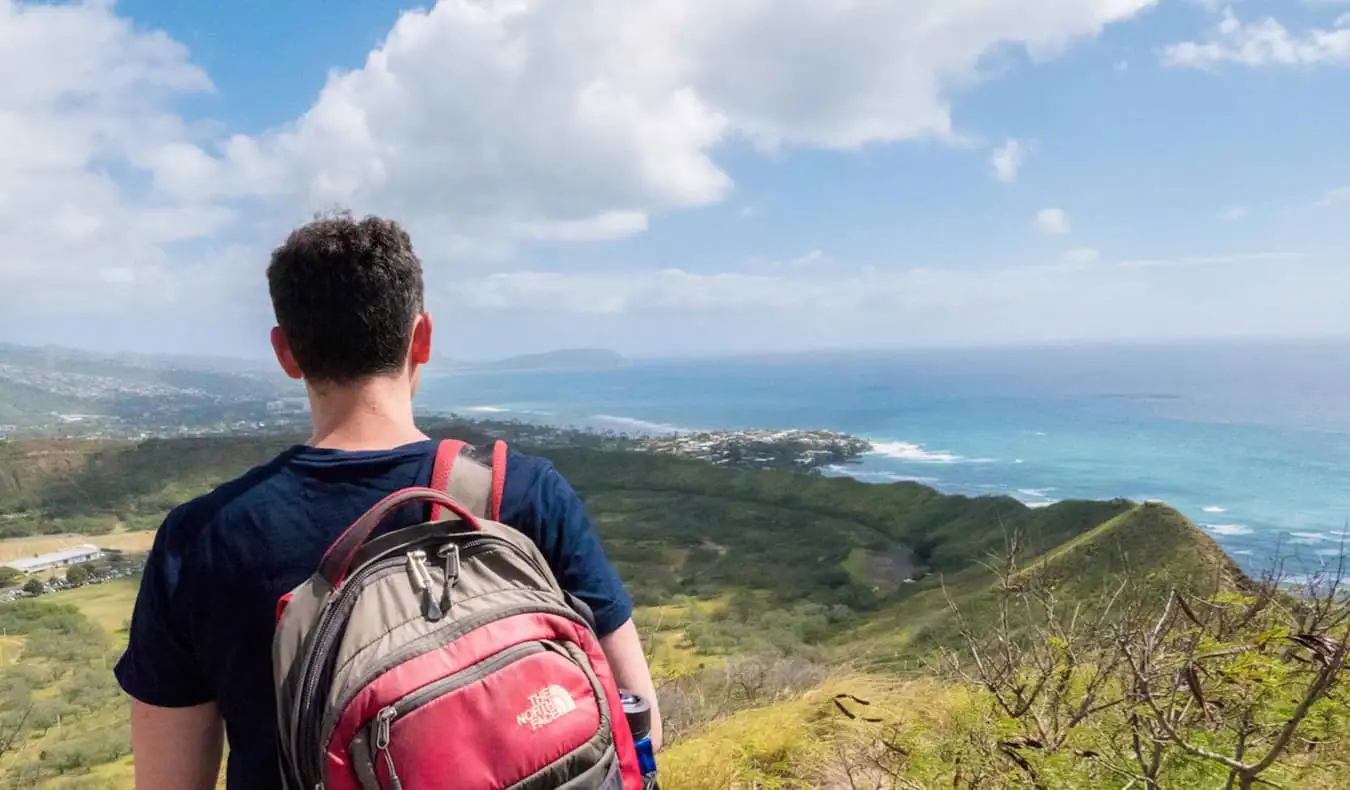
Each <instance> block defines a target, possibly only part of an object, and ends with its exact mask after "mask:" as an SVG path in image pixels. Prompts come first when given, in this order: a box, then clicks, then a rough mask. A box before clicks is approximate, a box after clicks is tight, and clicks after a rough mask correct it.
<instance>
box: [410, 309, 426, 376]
mask: <svg viewBox="0 0 1350 790" xmlns="http://www.w3.org/2000/svg"><path fill="white" fill-rule="evenodd" d="M430 361H431V314H430V313H422V314H421V315H419V316H418V317H417V323H415V324H413V331H412V344H411V345H410V346H409V347H408V362H409V363H410V366H411V367H413V368H416V367H417V366H419V365H425V364H427V363H428V362H430Z"/></svg>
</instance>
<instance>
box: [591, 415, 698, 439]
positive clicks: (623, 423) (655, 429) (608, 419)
mask: <svg viewBox="0 0 1350 790" xmlns="http://www.w3.org/2000/svg"><path fill="white" fill-rule="evenodd" d="M590 419H591V421H592V422H597V423H600V424H602V425H611V426H614V427H616V428H627V429H630V430H636V431H641V432H643V433H664V434H671V433H689V429H687V428H681V427H679V426H676V425H667V424H665V423H660V422H649V421H647V420H639V419H637V418H635V417H616V416H615V415H613V414H596V415H592V416H591V418H590Z"/></svg>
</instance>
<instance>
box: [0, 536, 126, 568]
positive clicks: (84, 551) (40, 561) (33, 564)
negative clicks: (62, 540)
mask: <svg viewBox="0 0 1350 790" xmlns="http://www.w3.org/2000/svg"><path fill="white" fill-rule="evenodd" d="M102 556H103V549H100V548H99V547H98V546H95V545H93V544H91V543H83V544H81V545H79V546H72V547H71V548H68V549H62V550H60V551H53V552H52V553H50V554H40V555H38V556H36V557H25V558H24V559H21V560H14V561H13V562H6V563H4V564H5V565H6V566H8V567H10V568H13V569H14V570H16V571H21V572H23V573H41V572H42V571H49V570H51V569H52V568H62V567H65V566H67V565H79V564H80V563H82V562H92V561H93V560H97V559H100V558H101V557H102Z"/></svg>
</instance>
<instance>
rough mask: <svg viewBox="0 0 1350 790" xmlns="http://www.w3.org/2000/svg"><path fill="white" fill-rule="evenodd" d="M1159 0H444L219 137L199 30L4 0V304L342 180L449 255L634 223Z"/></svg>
mask: <svg viewBox="0 0 1350 790" xmlns="http://www.w3.org/2000/svg"><path fill="white" fill-rule="evenodd" d="M1155 4H1156V0H1041V1H1040V2H1039V3H1038V4H1037V8H1036V12H1035V13H1028V12H1027V9H1026V6H1025V3H1023V2H1021V0H979V1H978V2H970V3H959V4H954V3H950V2H947V0H915V2H909V3H853V2H837V3H821V2H817V1H816V0H783V2H770V0H652V1H651V2H644V3H632V2H628V0H576V2H568V3H558V2H547V0H500V1H499V2H491V3H487V2H475V1H474V0H441V2H438V3H434V4H433V5H432V7H431V8H430V9H429V10H417V11H409V12H407V13H404V14H402V15H401V16H400V17H399V19H398V22H397V23H396V24H395V26H394V27H393V29H392V30H391V31H390V32H389V34H388V35H387V37H386V38H385V39H384V40H383V41H382V42H381V44H380V46H379V47H377V48H376V49H375V50H373V51H372V52H370V53H369V54H368V56H367V57H366V59H365V62H364V63H363V65H362V66H361V67H360V68H357V69H355V70H350V71H334V72H333V73H331V74H330V75H329V76H328V79H327V82H326V84H325V85H324V87H323V89H322V91H321V92H320V93H319V94H318V96H317V97H316V98H315V99H314V101H313V103H312V105H311V106H310V107H309V109H308V110H307V111H306V112H305V113H304V114H302V115H301V116H299V117H298V118H295V119H294V120H293V121H291V122H288V123H285V124H282V125H279V126H278V127H276V128H275V129H272V130H270V131H266V132H263V133H260V134H256V135H246V134H234V135H229V134H226V135H224V136H220V135H219V133H218V131H217V127H215V126H212V125H202V126H201V127H200V128H197V127H194V126H193V125H191V124H188V123H186V122H184V121H183V120H182V118H181V117H179V116H178V115H176V114H175V112H174V109H173V108H174V102H175V101H176V100H177V99H178V98H180V97H181V96H183V95H184V94H192V93H200V92H207V91H212V90H213V87H212V84H211V82H210V80H209V78H208V77H207V75H206V74H205V73H204V72H202V71H201V69H199V68H198V67H196V66H194V65H193V64H192V63H191V61H190V59H189V53H188V52H187V50H186V49H185V48H184V47H183V46H181V45H180V44H178V43H176V42H174V41H173V40H171V39H170V38H169V37H168V36H166V35H164V34H163V33H160V32H152V31H147V30H144V29H143V28H137V27H133V26H132V25H131V24H130V23H129V22H128V20H127V19H125V18H123V17H119V16H118V15H117V11H116V7H115V6H114V4H113V3H112V2H111V0H85V2H79V3H73V4H68V5H59V6H56V5H46V4H33V3H28V2H20V1H19V0H0V41H3V42H4V44H3V46H0V73H4V74H22V75H24V77H23V79H21V80H20V79H12V80H3V84H0V139H3V140H4V141H5V146H4V148H3V150H0V178H3V183H4V184H5V191H4V193H3V194H2V195H0V204H3V205H0V243H3V244H5V248H6V262H5V265H4V267H3V271H0V286H3V288H0V307H3V306H4V305H10V306H15V305H21V306H25V307H31V306H32V305H33V304H34V302H33V301H32V298H33V297H34V296H35V295H36V296H40V297H41V299H39V300H38V301H40V302H42V303H43V304H46V305H47V306H49V307H55V306H60V305H66V306H68V307H72V308H73V307H74V305H75V304H76V302H77V301H78V300H76V299H72V298H71V294H70V291H71V290H72V286H71V283H73V282H81V283H92V282H94V281H95V280H98V279H99V276H98V274H97V273H98V272H100V271H102V270H103V269H105V268H108V266H109V264H108V261H115V264H113V265H112V268H115V269H118V270H125V271H124V272H122V273H120V274H118V275H117V276H115V277H113V278H112V279H113V280H114V282H113V283H105V284H103V285H100V286H97V287H94V288H91V289H89V291H88V293H87V294H86V296H87V297H88V300H89V301H92V302H96V303H98V304H100V305H106V304H111V303H113V302H116V300H115V299H110V298H109V296H108V294H107V287H108V286H110V285H119V284H120V285H122V286H127V285H129V284H131V283H132V282H134V283H135V288H134V289H133V288H123V289H122V290H124V291H127V292H128V293H131V292H137V293H154V294H157V296H156V298H164V299H171V298H174V297H173V295H174V294H178V293H182V292H183V289H185V288H187V287H188V285H189V284H191V283H192V282H196V281H191V280H188V279H184V278H186V277H189V275H191V276H193V277H196V276H199V275H200V276H206V275H205V274H204V273H205V272H208V271H209V272H215V267H218V266H225V265H228V264H227V263H225V262H226V261H230V260H235V259H236V256H237V250H238V249H240V248H241V247H240V246H239V245H244V244H259V245H264V248H265V245H266V244H270V243H274V242H275V241H276V239H273V238H270V237H271V236H272V235H273V234H274V233H277V232H280V229H281V227H282V226H283V225H284V224H286V223H289V222H291V221H298V220H299V219H302V218H304V217H305V216H307V215H309V214H310V213H311V212H312V211H314V210H316V209H322V208H326V207H330V206H331V205H333V204H335V203H341V204H345V205H349V206H351V207H352V208H353V209H354V210H356V211H358V212H367V211H373V212H379V213H384V214H389V215H393V216H397V217H399V218H400V219H402V220H404V221H405V222H406V223H407V224H408V226H409V228H410V230H411V231H412V233H413V235H414V238H415V239H417V240H418V245H419V250H420V251H421V252H422V253H423V257H424V258H425V259H427V261H428V263H429V264H431V265H436V264H437V263H438V262H440V261H443V260H446V259H448V258H451V257H461V258H462V257H470V258H483V257H501V256H503V255H506V254H508V253H509V252H510V251H511V249H512V247H513V246H514V245H515V244H516V243H517V242H520V241H533V240H543V241H570V240H595V239H611V238H616V237H620V236H624V235H630V234H634V233H640V232H642V231H643V230H644V229H645V228H646V227H647V225H648V223H649V221H650V217H651V216H652V215H654V214H657V213H660V212H666V211H674V210H679V209H683V208H688V207H696V206H703V205H708V204H712V203H717V202H719V201H723V200H725V199H726V198H727V197H728V196H729V195H730V194H731V193H732V190H733V184H732V180H731V178H730V176H729V175H728V174H727V173H726V172H725V171H724V170H723V169H722V167H721V166H720V165H719V163H718V162H717V160H716V158H715V157H716V154H717V153H718V152H719V150H720V149H721V148H722V147H723V146H725V145H727V144H728V143H734V142H736V141H748V142H750V143H751V144H753V145H754V146H756V147H758V148H760V149H765V150H767V149H774V148H782V147H802V146H805V147H815V148H827V149H840V150H851V149H856V148H859V147H861V146H865V145H869V144H877V143H890V142H896V141H904V140H914V139H923V138H928V139H955V138H958V137H960V136H961V135H960V134H959V133H957V132H956V131H954V130H953V123H952V118H951V105H952V101H953V98H954V95H955V92H956V91H958V90H960V89H961V88H963V87H966V86H969V85H970V84H971V83H972V82H975V81H978V80H980V79H982V78H984V77H986V76H988V75H991V74H992V73H993V72H992V71H991V70H990V69H991V68H992V67H990V66H989V65H988V58H989V56H990V55H991V54H993V53H995V52H996V51H999V50H1002V49H1004V48H1007V47H1010V46H1011V47H1020V48H1023V49H1024V50H1025V51H1026V52H1028V53H1029V54H1030V55H1031V56H1032V58H1033V59H1038V60H1039V59H1044V58H1048V57H1053V56H1054V55H1056V54H1057V53H1059V52H1060V51H1062V50H1063V49H1064V48H1065V47H1066V46H1068V45H1070V44H1072V43H1074V42H1075V41H1079V40H1084V39H1089V38H1092V37H1095V36H1096V35H1098V34H1099V33H1100V32H1101V31H1102V30H1103V29H1104V28H1105V27H1106V26H1107V25H1109V24H1111V23H1113V22H1117V21H1120V20H1125V19H1128V18H1131V17H1133V16H1135V15H1136V14H1138V13H1140V12H1141V11H1143V10H1145V9H1148V8H1150V7H1152V6H1153V5H1155ZM241 100H242V99H241ZM241 222H243V223H245V224H241ZM260 223H261V224H262V226H263V227H265V228H266V236H267V238H261V237H257V236H256V233H257V228H258V226H259V224H260ZM268 223H270V225H269V224H268ZM273 226H274V227H273ZM250 232H252V233H254V234H255V235H253V236H250V235H249V234H250ZM204 240H210V241H209V242H206V241H204ZM181 241H193V244H192V245H191V247H192V250H193V251H192V253H191V257H190V258H188V259H187V260H185V259H184V258H183V256H184V255H186V254H187V253H185V252H183V251H182V249H181V248H180V247H177V246H175V245H176V244H177V243H178V242H181ZM211 246H215V247H217V248H218V249H215V250H212V249H210V247H211ZM257 266H258V262H257V261H252V262H250V267H251V268H250V269H248V272H249V274H250V276H252V275H253V274H255V273H256V272H254V269H256V268H257ZM219 276H220V275H219V273H212V274H211V275H210V277H211V278H213V279H212V280H211V281H212V282H217V281H218V277H219ZM154 283H158V285H151V286H149V287H147V284H154Z"/></svg>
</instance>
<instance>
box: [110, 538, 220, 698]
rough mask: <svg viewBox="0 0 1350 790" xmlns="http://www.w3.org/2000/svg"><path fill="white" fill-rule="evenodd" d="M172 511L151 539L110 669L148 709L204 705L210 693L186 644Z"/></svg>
mask: <svg viewBox="0 0 1350 790" xmlns="http://www.w3.org/2000/svg"><path fill="white" fill-rule="evenodd" d="M177 518H178V515H177V514H176V513H174V514H170V515H169V517H168V518H167V519H165V521H164V524H163V525H162V526H161V527H160V529H159V532H158V533H157V534H156V535H155V542H154V544H153V546H152V547H151V549H150V554H149V556H148V557H147V558H146V561H145V570H144V572H143V573H142V575H141V586H140V591H139V592H138V593H137V595H136V605H135V608H134V609H133V610H132V614H131V628H130V634H129V641H128V643H127V649H126V652H125V653H123V654H122V658H121V659H120V660H119V661H118V662H117V666H116V668H115V669H114V670H113V672H114V674H115V675H116V677H117V682H118V684H120V685H121V687H122V690H123V691H125V692H126V693H127V694H129V695H131V696H132V697H134V698H135V699H138V700H140V701H141V702H144V703H146V704H148V705H156V706H159V707H163V708H185V707H189V706H192V705H200V704H202V703H205V702H210V701H211V700H212V699H213V698H214V693H213V691H212V689H211V686H210V684H209V683H208V682H207V681H206V679H205V677H204V675H203V673H202V669H201V666H200V665H199V663H198V661H197V657H196V654H195V652H194V651H193V649H192V646H191V643H190V641H189V636H188V631H187V627H186V624H185V623H184V622H183V620H182V618H181V617H180V615H179V614H178V613H180V612H182V611H184V603H185V601H184V598H183V597H184V596H186V595H188V593H189V590H188V589H186V588H187V582H188V580H189V578H188V577H190V575H191V574H190V573H187V572H184V569H183V560H184V553H185V552H184V551H183V547H182V546H181V545H176V541H175V538H176V537H177V536H176V535H175V532H176V530H175V523H174V522H175V521H176V519H177Z"/></svg>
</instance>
